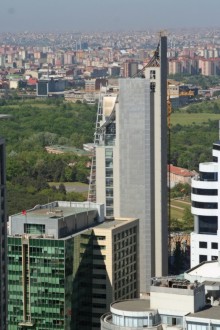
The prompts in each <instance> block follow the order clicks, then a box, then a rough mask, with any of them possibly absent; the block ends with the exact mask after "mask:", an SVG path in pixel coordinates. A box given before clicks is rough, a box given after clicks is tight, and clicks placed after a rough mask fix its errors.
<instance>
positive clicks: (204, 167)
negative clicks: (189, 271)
mask: <svg viewBox="0 0 220 330" xmlns="http://www.w3.org/2000/svg"><path fill="white" fill-rule="evenodd" d="M212 155H213V162H207V163H201V164H199V175H198V176H196V177H194V178H193V179H192V194H191V200H192V208H191V212H192V214H193V215H194V231H193V232H192V233H191V267H194V266H196V265H198V264H199V263H201V262H203V261H211V260H216V259H217V258H218V251H219V249H220V141H217V142H215V143H214V144H213V149H212Z"/></svg>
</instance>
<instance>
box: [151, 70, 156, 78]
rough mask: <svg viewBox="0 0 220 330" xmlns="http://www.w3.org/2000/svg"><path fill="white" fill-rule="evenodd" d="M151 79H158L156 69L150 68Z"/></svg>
mask: <svg viewBox="0 0 220 330" xmlns="http://www.w3.org/2000/svg"><path fill="white" fill-rule="evenodd" d="M150 79H156V71H155V70H150Z"/></svg>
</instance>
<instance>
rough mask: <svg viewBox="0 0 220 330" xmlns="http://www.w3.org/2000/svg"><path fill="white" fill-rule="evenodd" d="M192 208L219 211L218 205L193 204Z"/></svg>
mask: <svg viewBox="0 0 220 330" xmlns="http://www.w3.org/2000/svg"><path fill="white" fill-rule="evenodd" d="M192 206H193V207H196V208H199V209H217V208H218V203H204V202H194V201H193V202H192Z"/></svg>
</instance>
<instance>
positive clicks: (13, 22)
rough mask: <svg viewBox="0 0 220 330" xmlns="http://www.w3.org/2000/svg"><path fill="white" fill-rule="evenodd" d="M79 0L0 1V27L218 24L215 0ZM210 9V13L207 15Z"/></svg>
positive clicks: (99, 28)
mask: <svg viewBox="0 0 220 330" xmlns="http://www.w3.org/2000/svg"><path fill="white" fill-rule="evenodd" d="M187 2H188V4H187V3H185V4H184V6H183V5H181V4H178V5H177V4H176V1H175V0H168V1H166V2H165V1H163V0H158V1H157V2H149V1H146V0H136V1H135V2H133V1H131V0H120V2H117V1H116V0H112V1H111V3H108V2H103V1H100V0H93V1H88V0H82V1H80V2H79V1H77V2H76V3H75V2H72V1H70V0H64V1H62V2H59V1H52V0H47V1H46V2H44V3H43V6H39V3H37V2H30V1H27V0H22V2H19V3H18V2H14V1H12V0H9V1H7V2H4V3H3V4H2V5H1V12H0V31H1V32H15V31H16V32H21V31H30V32H33V31H39V32H42V31H45V32H52V31H54V32H59V31H60V32H63V31H119V30H120V31H123V30H135V29H136V30H146V29H170V28H181V27H186V26H187V27H208V26H211V27H217V25H218V10H219V9H220V3H219V1H218V0H210V1H209V2H207V1H205V0H200V1H199V0H194V1H193V2H189V1H187ZM208 12H211V15H207V13H208Z"/></svg>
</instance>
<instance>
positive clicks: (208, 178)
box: [200, 172, 218, 181]
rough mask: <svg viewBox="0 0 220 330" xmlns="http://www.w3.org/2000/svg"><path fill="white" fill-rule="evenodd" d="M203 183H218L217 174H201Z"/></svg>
mask: <svg viewBox="0 0 220 330" xmlns="http://www.w3.org/2000/svg"><path fill="white" fill-rule="evenodd" d="M200 180H201V181H218V173H217V172H200Z"/></svg>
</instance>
